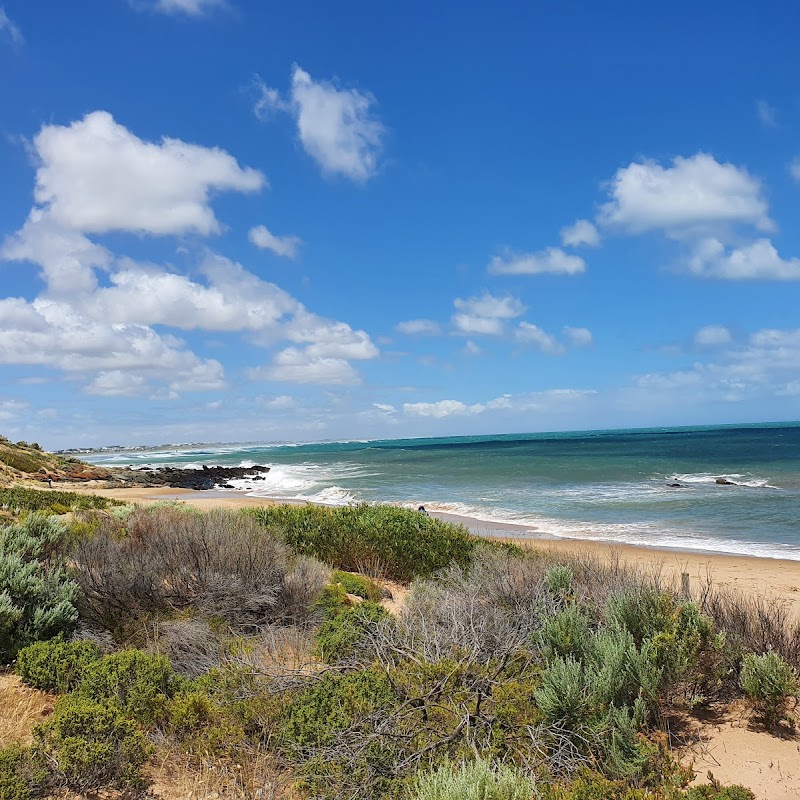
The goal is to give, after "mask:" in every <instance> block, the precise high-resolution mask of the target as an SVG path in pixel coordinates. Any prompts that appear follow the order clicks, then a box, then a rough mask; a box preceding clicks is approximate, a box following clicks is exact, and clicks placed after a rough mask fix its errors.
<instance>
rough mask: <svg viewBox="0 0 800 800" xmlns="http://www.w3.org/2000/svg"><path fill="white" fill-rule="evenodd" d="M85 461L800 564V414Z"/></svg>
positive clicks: (266, 491)
mask: <svg viewBox="0 0 800 800" xmlns="http://www.w3.org/2000/svg"><path fill="white" fill-rule="evenodd" d="M90 460H92V461H94V462H96V463H103V464H114V465H120V464H131V465H133V466H137V465H138V466H142V465H145V464H147V465H152V466H158V465H166V464H171V465H179V464H180V465H184V466H194V467H198V468H199V467H200V466H202V464H209V465H210V464H218V465H225V466H233V465H239V464H244V465H252V464H265V465H268V466H270V467H271V470H270V472H269V473H268V475H267V476H266V478H267V479H266V480H265V481H260V482H254V481H249V480H243V481H238V482H234V484H235V485H236V490H237V491H241V492H246V493H248V494H254V495H261V496H267V497H276V498H283V499H293V500H311V501H313V502H321V503H330V504H344V503H351V502H360V501H367V502H375V501H377V502H393V503H401V504H408V505H410V506H413V507H416V506H417V505H419V504H424V505H425V506H426V507H427V508H428V510H431V511H434V512H435V511H439V512H445V513H452V514H457V515H461V516H464V517H467V518H470V519H471V521H472V522H471V524H472V525H473V527H475V528H477V529H478V530H483V531H484V532H487V533H490V532H491V531H492V530H493V526H498V525H503V524H509V523H511V524H515V525H522V526H524V528H525V531H526V532H527V533H528V534H529V535H532V536H559V537H575V538H589V539H598V540H608V541H617V542H626V543H630V544H641V545H650V546H657V547H678V548H681V549H699V550H707V551H714V552H730V553H749V554H753V555H761V556H773V557H783V558H792V559H797V560H800V423H791V424H789V423H787V424H781V425H748V426H719V427H708V428H663V429H648V430H619V431H588V432H577V433H576V432H570V433H537V434H513V435H502V436H465V437H452V438H443V439H396V440H383V441H349V442H328V443H312V444H281V445H263V444H262V445H259V444H253V445H220V446H209V447H208V448H204V449H201V448H190V449H177V450H161V451H148V452H135V453H115V454H114V455H113V456H112V455H109V454H107V455H96V456H94V457H90ZM718 478H722V479H725V480H727V481H729V482H730V483H732V484H734V485H720V484H719V483H717V479H718ZM673 483H678V484H680V486H679V487H673V486H671V485H670V484H673Z"/></svg>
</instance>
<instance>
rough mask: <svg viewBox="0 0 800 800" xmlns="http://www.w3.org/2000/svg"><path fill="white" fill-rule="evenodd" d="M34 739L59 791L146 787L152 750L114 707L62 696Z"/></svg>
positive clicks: (36, 748) (77, 697)
mask: <svg viewBox="0 0 800 800" xmlns="http://www.w3.org/2000/svg"><path fill="white" fill-rule="evenodd" d="M34 739H35V744H34V749H35V750H37V751H39V752H41V753H42V754H43V755H44V756H45V757H46V760H47V763H48V765H49V769H50V773H51V781H52V783H53V784H54V786H55V787H58V788H66V789H71V790H72V791H75V792H86V791H91V790H93V789H122V790H131V789H133V790H139V789H144V788H145V787H146V786H147V781H146V779H145V778H144V776H143V775H142V766H143V765H144V763H145V762H146V761H147V759H148V758H149V756H150V754H151V753H152V747H151V745H150V744H149V743H148V742H147V740H146V739H145V737H144V736H143V734H142V733H141V732H140V731H139V730H138V728H137V727H136V724H135V723H134V722H133V721H132V720H130V719H128V718H127V717H125V716H124V715H123V714H122V713H121V712H120V710H119V709H118V708H117V707H116V706H113V705H105V704H102V703H95V702H92V701H91V700H87V699H86V698H84V697H81V696H80V695H77V694H68V695H64V697H61V698H59V700H58V701H57V702H56V704H55V707H54V708H53V714H52V716H51V717H50V718H49V719H48V721H47V722H45V723H44V724H43V725H39V726H38V727H37V728H36V729H35V730H34Z"/></svg>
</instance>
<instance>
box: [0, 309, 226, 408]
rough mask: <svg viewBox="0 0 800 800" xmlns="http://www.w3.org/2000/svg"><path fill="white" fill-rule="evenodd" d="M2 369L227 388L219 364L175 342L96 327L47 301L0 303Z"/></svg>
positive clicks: (126, 327) (139, 329)
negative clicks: (41, 368) (117, 375)
mask: <svg viewBox="0 0 800 800" xmlns="http://www.w3.org/2000/svg"><path fill="white" fill-rule="evenodd" d="M0 363H1V364H34V365H40V366H48V367H56V368H57V369H61V370H63V371H65V372H68V373H76V374H91V373H116V372H119V373H122V372H125V373H130V374H134V375H138V376H141V377H142V380H144V379H153V380H156V381H159V382H162V383H163V382H168V383H170V385H173V384H174V385H176V386H183V387H195V386H197V385H199V383H200V382H202V385H203V386H204V387H213V388H222V387H224V385H225V381H224V372H223V369H222V365H221V364H220V363H219V362H218V361H216V360H214V359H208V360H203V359H200V358H198V356H196V355H195V354H194V353H192V352H191V351H190V350H187V349H186V348H185V347H184V346H183V343H182V342H180V341H179V340H178V339H175V338H174V337H172V336H168V335H159V334H158V333H156V332H155V331H154V330H152V328H149V327H147V326H145V325H138V324H111V323H108V322H96V321H93V320H90V319H87V318H86V317H85V316H83V315H82V314H81V313H80V312H79V311H77V310H76V309H74V308H73V307H72V306H70V305H67V304H64V303H59V302H55V301H48V300H46V299H37V300H34V301H33V302H32V303H28V302H27V301H26V300H23V299H22V298H6V299H4V300H0ZM98 377H99V376H98ZM112 377H113V376H112ZM110 380H112V378H102V379H101V380H100V383H99V384H97V387H99V388H101V389H102V388H103V387H104V386H105V387H107V386H108V381H110ZM128 380H129V383H130V382H131V380H132V379H128ZM92 385H93V384H92V383H90V384H89V386H90V388H91V387H92ZM97 387H96V388H97ZM187 390H188V389H187ZM95 393H99V392H95Z"/></svg>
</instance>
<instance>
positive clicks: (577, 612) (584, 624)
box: [538, 605, 591, 661]
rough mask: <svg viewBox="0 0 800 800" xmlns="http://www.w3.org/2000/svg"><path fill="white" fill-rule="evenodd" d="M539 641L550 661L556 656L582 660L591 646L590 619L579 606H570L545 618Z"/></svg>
mask: <svg viewBox="0 0 800 800" xmlns="http://www.w3.org/2000/svg"><path fill="white" fill-rule="evenodd" d="M538 640H539V645H540V647H541V648H542V652H543V653H544V656H545V658H546V659H547V660H548V661H549V660H551V659H552V658H553V657H555V656H565V657H566V656H573V657H575V658H577V659H582V658H584V657H585V656H586V655H587V653H588V651H589V648H590V646H591V638H590V634H589V618H588V617H587V616H586V614H584V613H583V611H581V609H580V608H579V607H578V606H576V605H568V606H566V607H565V608H563V609H562V610H560V611H558V612H556V613H555V614H551V615H549V616H547V617H546V618H545V620H544V622H543V624H542V629H541V631H540V632H539V636H538Z"/></svg>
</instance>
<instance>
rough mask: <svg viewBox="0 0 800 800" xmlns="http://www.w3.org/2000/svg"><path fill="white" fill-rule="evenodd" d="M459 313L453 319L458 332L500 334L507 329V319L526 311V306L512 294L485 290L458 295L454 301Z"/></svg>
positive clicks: (487, 334)
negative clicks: (463, 295) (466, 295)
mask: <svg viewBox="0 0 800 800" xmlns="http://www.w3.org/2000/svg"><path fill="white" fill-rule="evenodd" d="M453 305H454V306H455V307H456V309H457V311H458V312H459V313H457V314H453V317H452V321H453V326H454V327H455V329H456V331H457V332H458V333H463V334H479V335H486V336H498V335H500V334H501V333H503V331H504V330H505V321H506V320H509V319H513V318H514V317H518V316H519V315H520V314H523V313H524V312H525V306H524V305H523V304H522V302H521V301H520V300H518V299H517V298H516V297H512V296H511V295H504V296H499V295H493V294H490V293H489V292H484V293H483V294H481V295H477V296H475V297H467V298H461V297H457V298H456V299H455V300H454V301H453Z"/></svg>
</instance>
